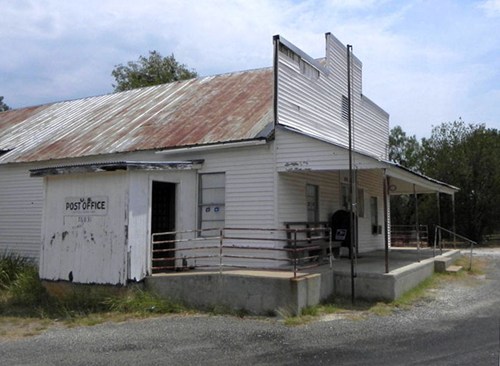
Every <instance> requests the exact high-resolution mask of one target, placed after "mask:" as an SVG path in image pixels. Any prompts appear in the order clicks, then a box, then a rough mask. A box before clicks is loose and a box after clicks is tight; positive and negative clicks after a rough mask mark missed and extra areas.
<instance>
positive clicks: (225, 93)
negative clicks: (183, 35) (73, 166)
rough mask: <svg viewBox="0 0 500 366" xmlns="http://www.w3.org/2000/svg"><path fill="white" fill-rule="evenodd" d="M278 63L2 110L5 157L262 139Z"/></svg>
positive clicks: (39, 157) (70, 155) (38, 158)
mask: <svg viewBox="0 0 500 366" xmlns="http://www.w3.org/2000/svg"><path fill="white" fill-rule="evenodd" d="M272 105H273V75H272V69H262V70H253V71H246V72H239V73H232V74H225V75H219V76H212V77H205V78H199V79H192V80H187V81H182V82H174V83H170V84H164V85H159V86H154V87H149V88H140V89H135V90H130V91H125V92H121V93H115V94H109V95H104V96H98V97H90V98H84V99H79V100H74V101H68V102H60V103H54V104H50V105H45V106H39V107H31V108H23V109H19V110H11V111H7V112H2V113H0V150H4V151H5V150H12V151H10V152H9V153H7V154H4V155H3V156H2V157H1V158H0V162H4V163H6V162H29V161H43V160H53V159H63V158H75V157H82V156H91V155H103V154H112V153H119V152H130V151H139V150H155V149H168V148H176V147H181V146H192V145H200V144H213V143H218V142H229V141H241V140H249V139H254V138H256V137H257V136H258V134H259V132H261V131H262V130H263V129H264V128H265V127H266V126H267V125H268V124H269V123H271V122H272V118H273V117H272V116H273V114H272Z"/></svg>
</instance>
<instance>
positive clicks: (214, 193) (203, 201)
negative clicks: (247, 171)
mask: <svg viewBox="0 0 500 366" xmlns="http://www.w3.org/2000/svg"><path fill="white" fill-rule="evenodd" d="M199 187H200V194H199V228H200V229H202V230H205V231H202V232H201V236H217V235H219V229H221V228H223V227H224V224H225V205H226V176H225V174H224V173H215V174H202V175H200V184H199Z"/></svg>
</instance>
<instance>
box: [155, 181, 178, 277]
mask: <svg viewBox="0 0 500 366" xmlns="http://www.w3.org/2000/svg"><path fill="white" fill-rule="evenodd" d="M175 188H176V184H175V183H167V182H159V181H153V187H152V193H151V233H152V234H158V233H165V232H172V231H175V190H176V189H175ZM170 240H175V235H173V234H170V235H155V237H154V242H153V243H152V246H153V255H152V258H153V266H152V267H153V268H152V270H153V273H161V272H168V271H173V270H175V251H174V249H175V243H173V242H167V243H164V241H170ZM162 242H163V243H162Z"/></svg>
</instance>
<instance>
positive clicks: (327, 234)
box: [151, 227, 333, 278]
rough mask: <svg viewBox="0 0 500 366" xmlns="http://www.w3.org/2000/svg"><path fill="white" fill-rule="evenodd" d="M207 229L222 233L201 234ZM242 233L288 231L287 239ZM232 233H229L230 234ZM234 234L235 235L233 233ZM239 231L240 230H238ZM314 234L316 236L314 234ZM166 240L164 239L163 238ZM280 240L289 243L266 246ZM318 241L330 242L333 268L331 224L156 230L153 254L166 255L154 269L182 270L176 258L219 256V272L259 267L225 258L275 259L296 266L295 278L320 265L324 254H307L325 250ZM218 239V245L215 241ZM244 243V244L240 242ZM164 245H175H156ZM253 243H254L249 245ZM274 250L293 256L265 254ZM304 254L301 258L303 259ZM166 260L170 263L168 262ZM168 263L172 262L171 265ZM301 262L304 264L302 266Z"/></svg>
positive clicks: (156, 259) (294, 270)
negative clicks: (228, 261) (309, 262)
mask: <svg viewBox="0 0 500 366" xmlns="http://www.w3.org/2000/svg"><path fill="white" fill-rule="evenodd" d="M204 231H210V232H216V233H218V235H216V236H212V237H199V234H201V233H202V232H204ZM231 231H239V232H240V233H239V235H238V234H237V235H234V234H232V233H231ZM241 232H253V233H257V232H271V233H275V232H284V233H286V234H289V235H286V238H273V239H270V238H269V237H268V236H264V237H259V236H260V235H256V236H252V235H250V234H249V235H248V237H246V236H245V235H242V233H241ZM189 233H192V234H193V238H177V237H178V236H179V235H178V234H189ZM298 233H306V234H307V236H308V237H307V238H306V239H302V238H298V237H297V234H298ZM228 234H229V235H228ZM231 234H232V235H231ZM235 234H236V233H235ZM169 235H170V236H172V237H173V239H169V240H160V238H161V237H162V236H169ZM313 235H314V236H313ZM290 236H291V237H293V239H291V240H290ZM162 239H163V238H162ZM204 241H209V243H207V244H208V245H205V246H204V245H202V242H204ZM271 241H272V242H274V243H276V242H278V243H285V244H284V245H283V246H282V247H281V248H274V247H269V246H266V244H269V242H271ZM318 241H323V242H328V248H329V264H330V268H331V267H332V261H333V259H332V255H333V251H332V234H331V229H330V228H327V227H313V228H295V229H291V228H288V229H271V228H268V229H264V228H220V229H213V228H212V229H203V230H186V231H171V232H163V233H154V234H152V235H151V244H152V253H163V254H165V256H164V257H161V258H153V263H155V262H157V263H158V262H160V263H161V262H163V263H164V264H163V265H158V266H154V269H171V270H174V269H178V268H176V266H175V261H176V260H187V259H194V260H195V263H196V259H198V258H200V259H201V258H218V259H219V260H218V262H219V263H218V267H219V271H220V272H222V268H223V267H225V266H229V267H235V268H236V267H238V268H252V269H255V268H257V267H255V266H252V265H246V266H245V265H240V264H235V263H232V264H226V263H224V259H225V258H240V259H243V260H248V261H252V260H273V261H287V262H289V263H290V264H291V265H292V267H293V274H294V278H295V277H297V271H298V269H299V267H300V268H301V269H305V268H309V267H312V266H319V265H320V264H321V263H320V258H321V257H322V256H321V253H320V254H318V255H310V254H309V253H307V252H308V251H311V250H320V251H321V250H322V249H323V248H324V246H322V245H321V244H319V243H315V242H318ZM216 242H217V244H215V243H216ZM242 242H246V243H247V244H246V245H242V244H241V243H242ZM248 242H253V243H254V244H253V245H252V244H250V243H248ZM255 242H260V243H262V245H261V246H259V245H255ZM181 243H182V244H184V245H186V244H190V245H188V246H185V247H184V246H183V247H178V246H176V245H175V244H177V245H179V244H181ZM238 243H240V244H238ZM303 243H306V244H307V245H305V246H304V245H303ZM160 244H173V245H172V246H173V247H172V248H161V249H159V248H155V246H157V245H160ZM248 244H250V245H248ZM217 249H219V250H218V253H217V254H215V253H214V254H208V255H207V253H206V251H207V250H209V251H210V250H217ZM196 250H199V251H205V253H203V254H202V253H199V254H196V253H194V254H191V255H188V256H183V257H182V258H176V257H175V254H173V257H168V253H176V252H184V251H196ZM228 250H229V251H234V250H237V251H238V252H239V253H232V254H230V253H227V251H228ZM249 250H253V251H257V252H258V253H255V255H253V256H252V255H247V254H244V252H245V251H249ZM271 251H274V252H284V253H287V255H288V256H289V258H287V259H284V258H275V257H273V256H271V255H266V254H265V253H270V252H271ZM300 253H304V254H300ZM160 255H161V254H160ZM299 257H300V258H299ZM314 259H317V260H318V263H317V264H313V265H308V266H307V267H306V266H304V263H302V264H300V261H305V260H314ZM165 262H167V263H166V264H168V265H165ZM168 262H170V263H172V264H169V263H168ZM299 264H300V265H299ZM195 266H196V267H217V264H215V265H210V264H208V265H202V266H200V265H199V264H195ZM266 269H268V270H270V269H273V268H266ZM277 269H279V270H283V268H277Z"/></svg>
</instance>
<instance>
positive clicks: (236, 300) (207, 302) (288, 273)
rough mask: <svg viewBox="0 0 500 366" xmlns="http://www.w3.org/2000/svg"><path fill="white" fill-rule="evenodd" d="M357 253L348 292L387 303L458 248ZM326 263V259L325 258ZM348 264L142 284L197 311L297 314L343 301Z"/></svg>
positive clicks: (180, 275)
mask: <svg viewBox="0 0 500 366" xmlns="http://www.w3.org/2000/svg"><path fill="white" fill-rule="evenodd" d="M388 254H389V270H390V271H389V272H388V273H386V257H385V255H386V252H385V251H383V250H376V251H373V252H367V253H363V255H362V256H360V257H359V258H357V259H356V263H355V275H354V281H353V283H354V288H355V294H356V298H357V299H364V300H369V301H376V300H385V301H391V300H394V299H397V298H398V297H400V296H401V295H402V294H403V293H405V292H406V291H408V290H410V289H411V288H413V287H415V286H416V285H418V284H419V283H420V282H422V281H423V280H424V279H425V278H427V277H429V276H431V275H432V274H433V273H434V271H435V267H436V264H435V263H436V262H438V261H439V262H443V261H445V262H449V261H452V260H454V259H456V258H458V257H459V256H460V251H459V250H448V251H444V252H443V254H441V255H436V256H434V252H433V250H432V249H430V248H424V249H418V250H417V249H409V248H392V249H390V250H389V253H388ZM328 259H331V257H330V258H328ZM351 280H352V276H351V261H350V259H347V258H338V259H333V260H332V261H331V265H330V263H329V262H328V261H326V260H325V261H324V263H321V264H320V265H318V266H313V267H311V268H307V269H301V270H300V271H299V272H297V273H295V274H294V272H293V270H278V271H272V270H265V269H260V270H256V269H251V268H247V269H235V268H220V269H219V270H192V271H182V272H170V273H162V274H156V275H153V276H150V277H147V278H146V281H145V283H146V286H147V287H148V288H150V289H152V290H154V291H156V292H157V293H158V294H160V295H162V296H165V297H168V298H170V299H174V300H177V301H181V302H183V303H185V304H187V305H189V306H193V307H196V308H202V309H213V308H224V309H232V310H245V311H246V312H249V313H252V314H264V315H269V314H272V313H276V312H285V313H290V314H298V313H300V311H301V309H302V308H304V307H306V306H313V305H316V304H318V303H320V302H321V301H323V300H326V299H327V298H329V297H331V296H342V297H348V296H350V295H351V286H352V282H351Z"/></svg>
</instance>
